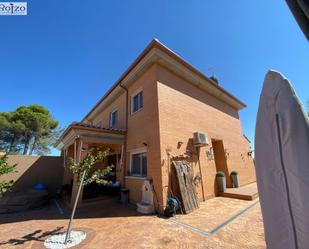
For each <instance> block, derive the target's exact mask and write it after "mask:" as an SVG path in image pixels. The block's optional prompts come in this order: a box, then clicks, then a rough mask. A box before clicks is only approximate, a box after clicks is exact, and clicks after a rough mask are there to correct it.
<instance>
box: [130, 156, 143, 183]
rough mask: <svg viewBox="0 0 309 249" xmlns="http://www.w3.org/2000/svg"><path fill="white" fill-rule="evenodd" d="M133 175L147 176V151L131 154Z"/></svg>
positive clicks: (131, 173) (131, 172)
mask: <svg viewBox="0 0 309 249" xmlns="http://www.w3.org/2000/svg"><path fill="white" fill-rule="evenodd" d="M130 175H131V176H137V177H146V176H147V153H146V152H141V153H132V154H131V170H130Z"/></svg>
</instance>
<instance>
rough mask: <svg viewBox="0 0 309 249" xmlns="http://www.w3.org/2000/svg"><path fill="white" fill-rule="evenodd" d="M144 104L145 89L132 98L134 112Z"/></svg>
mask: <svg viewBox="0 0 309 249" xmlns="http://www.w3.org/2000/svg"><path fill="white" fill-rule="evenodd" d="M143 106H144V99H143V91H140V92H139V93H137V94H135V95H134V96H133V98H132V113H134V112H137V111H138V110H140V109H141V108H142V107H143Z"/></svg>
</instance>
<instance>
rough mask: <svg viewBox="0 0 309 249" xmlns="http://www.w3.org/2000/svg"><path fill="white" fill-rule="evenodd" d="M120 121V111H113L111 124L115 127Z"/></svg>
mask: <svg viewBox="0 0 309 249" xmlns="http://www.w3.org/2000/svg"><path fill="white" fill-rule="evenodd" d="M117 122H118V111H113V112H112V113H111V115H110V119H109V126H110V127H115V126H116V125H117Z"/></svg>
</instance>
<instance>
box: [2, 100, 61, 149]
mask: <svg viewBox="0 0 309 249" xmlns="http://www.w3.org/2000/svg"><path fill="white" fill-rule="evenodd" d="M57 127H58V121H57V120H55V119H54V118H53V117H52V116H51V114H50V112H49V111H48V110H47V109H46V108H45V107H43V106H40V105H35V104H33V105H30V106H20V107H18V108H17V109H16V110H14V111H11V112H2V113H0V149H1V150H5V151H6V152H8V153H10V154H11V153H16V152H17V153H21V152H22V154H24V155H26V154H28V153H29V155H31V154H32V153H36V154H46V153H49V152H50V151H49V147H50V146H51V145H52V144H53V143H54V142H55V140H56V139H57V138H58V137H59V134H60V131H59V129H57Z"/></svg>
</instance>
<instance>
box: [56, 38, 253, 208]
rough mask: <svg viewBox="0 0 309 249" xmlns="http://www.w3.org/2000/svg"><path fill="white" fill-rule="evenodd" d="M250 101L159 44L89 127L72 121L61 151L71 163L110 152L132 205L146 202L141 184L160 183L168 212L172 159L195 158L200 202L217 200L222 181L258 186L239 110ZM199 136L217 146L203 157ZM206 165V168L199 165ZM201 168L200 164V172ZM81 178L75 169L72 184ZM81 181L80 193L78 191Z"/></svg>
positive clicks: (101, 104)
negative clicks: (92, 150) (97, 151)
mask: <svg viewBox="0 0 309 249" xmlns="http://www.w3.org/2000/svg"><path fill="white" fill-rule="evenodd" d="M244 107H245V104H244V103H242V102H241V101H240V100H238V99H237V98H235V97H234V96H233V95H231V94H230V93H228V92H227V91H225V90H224V89H223V88H222V87H221V86H220V85H218V84H217V83H216V82H214V81H212V80H211V79H209V78H208V77H206V76H205V75H204V74H202V73H201V72H199V71H198V70H197V69H195V68H194V67H193V66H191V65H190V64H189V63H187V62H186V61H184V60H183V59H182V58H181V57H180V56H178V55H177V54H175V53H174V52H173V51H171V50H170V49H169V48H167V47H166V46H164V45H163V44H161V43H160V42H159V41H158V40H156V39H155V40H153V41H152V42H151V43H150V44H149V45H148V46H147V47H146V48H145V50H144V51H143V52H142V53H141V54H140V55H139V56H138V58H137V59H136V60H135V61H134V62H133V63H132V64H131V66H130V67H129V68H128V69H127V70H126V71H125V72H124V74H123V75H122V76H121V77H120V78H119V80H118V81H117V82H116V83H115V84H114V85H113V86H112V87H111V89H110V90H109V91H108V92H107V93H106V94H105V95H104V96H103V97H102V98H101V99H100V100H99V101H98V102H97V104H96V105H95V106H94V107H93V108H92V109H91V110H90V111H89V113H88V114H87V115H86V116H85V117H84V118H83V119H82V120H81V122H75V123H72V124H71V125H70V126H69V127H68V128H67V129H66V130H65V132H64V133H63V134H62V136H61V138H60V140H59V141H58V143H57V147H58V148H59V149H60V150H62V152H63V155H64V156H65V158H68V157H69V156H70V157H74V158H75V160H77V161H78V160H80V159H81V158H82V155H83V153H85V151H86V150H87V148H89V147H102V148H103V147H109V148H112V149H113V151H114V154H113V155H112V156H111V157H110V159H109V160H108V162H107V163H113V164H115V165H116V167H115V172H114V173H115V180H117V181H119V182H120V183H121V185H122V187H125V188H128V189H129V191H130V194H129V195H130V201H131V202H132V203H136V202H139V201H140V200H141V186H142V184H143V181H144V180H145V179H146V178H149V179H152V183H153V186H154V190H155V196H156V198H155V202H156V207H158V210H159V211H162V210H163V209H164V206H165V205H166V199H167V196H168V184H169V183H168V182H169V179H168V178H169V171H170V165H171V160H172V159H173V157H174V156H183V155H187V156H188V155H189V157H190V164H191V166H192V168H193V172H194V174H195V175H197V174H200V176H202V177H199V178H198V179H202V180H201V181H200V183H199V184H198V185H197V186H196V192H197V194H198V198H199V199H200V200H201V201H202V200H206V199H208V198H211V197H214V196H215V195H216V184H215V176H216V172H217V171H224V172H225V174H226V176H227V184H228V186H231V180H230V177H229V175H230V172H231V171H232V170H236V171H238V173H239V177H240V184H241V185H246V184H248V183H251V182H254V181H255V169H254V163H253V159H252V157H251V153H250V145H249V141H248V140H247V139H246V137H245V136H244V135H243V131H242V128H241V123H240V119H239V115H238V112H239V110H241V109H242V108H244ZM194 132H204V133H207V134H208V137H209V144H208V145H207V146H204V147H201V148H200V149H199V151H198V154H197V152H196V148H195V147H194V146H192V139H193V133H194ZM198 164H200V165H198ZM199 166H200V167H199ZM72 179H73V177H72V176H71V175H70V173H69V172H68V171H66V173H65V176H64V183H70V182H71V181H72ZM76 186H77V185H76V179H73V190H72V191H73V195H72V196H74V195H75V193H76Z"/></svg>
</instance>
